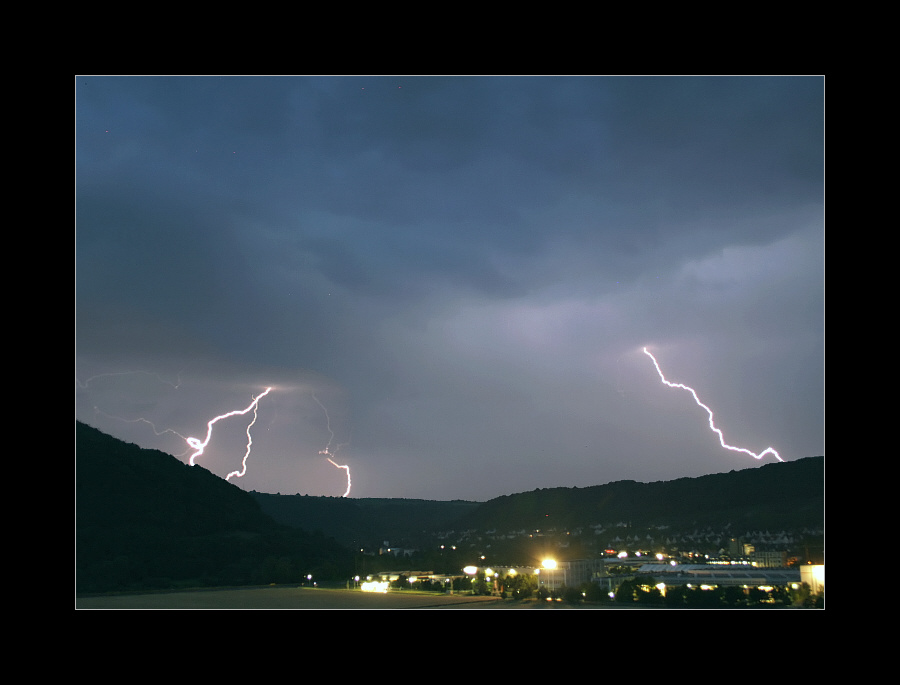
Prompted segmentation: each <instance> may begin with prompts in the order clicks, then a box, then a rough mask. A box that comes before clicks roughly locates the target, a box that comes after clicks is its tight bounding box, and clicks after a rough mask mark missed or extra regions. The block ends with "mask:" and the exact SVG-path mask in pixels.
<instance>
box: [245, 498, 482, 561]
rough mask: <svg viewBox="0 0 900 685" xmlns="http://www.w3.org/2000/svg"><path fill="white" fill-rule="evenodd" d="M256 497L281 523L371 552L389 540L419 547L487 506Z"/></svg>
mask: <svg viewBox="0 0 900 685" xmlns="http://www.w3.org/2000/svg"><path fill="white" fill-rule="evenodd" d="M250 494H251V495H252V496H253V498H254V499H255V500H256V501H257V502H258V503H259V505H260V507H261V508H262V510H263V511H264V512H265V513H266V514H268V515H269V516H271V517H272V518H273V519H275V520H276V521H278V522H279V523H283V524H285V525H289V526H298V527H302V528H305V529H307V530H313V531H317V532H321V533H323V534H324V535H327V536H330V537H334V538H335V539H336V540H338V541H339V542H341V543H342V544H344V545H347V546H348V547H350V548H352V549H359V548H361V547H365V548H369V549H371V548H373V547H378V546H380V545H382V544H383V543H384V542H386V541H387V542H391V543H393V544H399V543H400V542H401V541H404V542H409V543H410V544H418V543H421V541H422V540H423V539H425V538H429V537H431V535H432V534H433V533H434V532H436V531H441V530H447V529H448V528H453V527H455V525H456V521H458V520H459V519H460V518H461V517H463V516H465V515H466V514H467V513H469V512H472V511H475V510H476V509H478V507H480V506H481V504H480V503H479V502H468V501H464V500H454V501H450V502H446V501H443V502H442V501H434V500H423V499H399V498H361V499H347V498H344V497H316V496H313V495H270V494H267V493H262V492H255V491H254V492H251V493H250Z"/></svg>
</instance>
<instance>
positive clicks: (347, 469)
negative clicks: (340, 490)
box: [319, 450, 350, 497]
mask: <svg viewBox="0 0 900 685" xmlns="http://www.w3.org/2000/svg"><path fill="white" fill-rule="evenodd" d="M327 453H328V452H327V451H325V450H323V451H321V452H319V454H327ZM326 459H328V461H330V462H331V463H332V464H334V465H335V466H337V467H338V468H339V469H344V471H346V472H347V490H346V491H344V494H343V495H341V497H348V496H349V495H350V467H349V466H348V465H347V464H338V463H337V462H336V461H335V460H334V459H332V458H331V457H326Z"/></svg>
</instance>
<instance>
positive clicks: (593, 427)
mask: <svg viewBox="0 0 900 685" xmlns="http://www.w3.org/2000/svg"><path fill="white" fill-rule="evenodd" d="M74 95H75V209H76V221H75V376H76V384H75V415H76V418H77V419H79V420H81V421H84V422H86V423H89V424H90V425H93V426H95V427H97V428H99V429H100V430H103V431H104V432H107V433H109V434H111V435H114V436H116V437H119V438H122V439H124V440H127V441H128V442H133V443H136V444H138V445H140V446H142V447H148V448H155V449H159V450H162V451H164V452H167V453H169V454H173V455H175V456H177V457H179V458H180V459H182V460H184V461H188V459H189V457H190V455H191V454H192V453H193V452H194V450H193V449H192V448H190V447H189V446H188V444H187V443H186V441H185V438H188V437H196V438H198V439H200V440H202V439H203V438H205V436H206V433H207V422H208V421H210V420H211V419H213V418H214V417H216V416H218V415H221V414H225V413H228V412H232V411H235V410H244V409H247V408H248V407H250V405H251V403H252V402H253V399H254V397H257V396H259V395H260V393H262V392H264V391H265V389H266V388H267V387H272V390H271V392H270V393H269V394H268V395H266V396H265V397H262V398H260V399H259V402H258V404H257V405H256V407H255V408H256V410H257V411H256V417H255V418H256V421H255V423H253V425H252V427H250V428H249V434H250V436H251V439H252V444H251V450H250V454H249V455H246V452H247V446H248V437H247V436H248V426H249V425H250V423H251V422H252V421H253V420H254V412H253V410H252V409H250V410H249V411H247V412H246V413H244V414H239V415H234V416H231V417H228V418H224V419H222V420H221V421H219V422H217V423H215V424H214V425H213V429H212V439H211V440H210V442H209V444H208V445H207V446H206V448H205V449H204V451H203V453H202V454H201V455H199V456H198V457H197V459H196V461H197V463H198V464H201V465H202V466H203V467H205V468H207V469H209V470H210V471H212V472H213V473H216V474H219V475H221V476H222V477H225V476H226V474H228V473H230V472H232V471H235V470H240V469H242V464H245V465H246V470H245V472H244V475H243V476H242V477H233V478H232V479H231V480H230V482H232V483H233V484H235V485H237V486H238V487H241V488H243V489H245V490H257V491H260V492H279V493H282V494H295V493H300V494H310V495H327V496H341V495H343V494H344V493H345V491H346V488H347V477H346V470H343V469H338V468H336V466H335V465H334V464H342V465H346V466H348V467H349V470H350V475H351V478H352V487H351V492H350V496H351V497H404V498H426V499H440V500H451V499H468V500H479V501H484V500H487V499H489V498H492V497H496V496H500V495H505V494H511V493H515V492H524V491H529V490H534V489H536V488H548V487H558V486H564V487H572V486H578V487H584V486H590V485H599V484H603V483H608V482H612V481H616V480H623V479H632V480H637V481H642V482H652V481H660V480H671V479H675V478H681V477H686V476H687V477H693V476H699V475H703V474H708V473H721V472H727V471H731V470H738V469H745V468H754V467H758V466H760V465H762V464H765V463H771V462H773V461H774V459H773V458H772V457H771V455H767V456H765V457H764V458H763V459H761V460H757V459H754V458H753V457H751V456H747V455H746V454H743V453H737V452H733V451H729V450H725V449H723V448H722V446H721V445H720V443H719V439H718V436H717V435H716V434H714V433H713V432H712V431H711V429H710V426H709V423H708V416H707V414H706V412H705V411H704V410H703V409H702V408H701V407H699V406H698V405H697V404H696V403H695V402H694V400H693V398H692V397H691V395H690V394H689V393H687V392H686V391H683V390H679V389H673V388H668V387H666V386H664V385H663V384H662V383H661V381H660V378H659V376H658V375H657V372H656V370H655V368H654V367H653V363H652V360H651V359H650V358H649V357H648V356H647V355H645V354H644V353H643V352H642V348H643V347H644V346H646V347H647V348H648V350H649V351H650V352H652V353H653V355H654V356H655V357H656V359H657V360H658V362H659V364H660V367H661V369H662V371H663V373H664V374H665V376H666V378H667V379H668V380H670V381H673V382H678V383H683V384H686V385H689V386H691V387H692V388H694V389H695V390H696V392H697V394H698V396H699V398H700V399H701V400H702V401H703V402H704V403H705V404H706V405H708V406H709V407H710V408H711V409H712V410H713V411H714V412H715V425H716V427H717V428H719V429H721V430H722V431H723V434H724V438H725V441H726V442H727V443H729V444H731V445H735V446H740V447H743V448H746V449H749V450H750V451H752V452H754V453H760V452H762V451H763V450H764V449H766V448H767V447H770V446H771V447H773V448H774V449H775V450H777V451H778V453H779V454H780V456H781V458H782V459H784V460H785V461H790V460H795V459H800V458H804V457H811V456H816V455H822V454H824V449H825V448H824V393H825V380H824V363H825V362H824V346H825V335H824V290H825V288H824V261H825V260H824V249H825V245H824V242H825V236H824V107H825V103H824V79H823V78H822V77H818V76H816V77H781V76H779V77H593V76H592V77H581V76H579V77H417V76H403V77H393V76H353V77H346V76H329V77H318V76H301V77H283V76H279V77H105V76H103V77H95V76H79V77H77V78H76V79H75V90H74ZM326 448H328V450H329V451H328V454H322V453H321V452H322V451H323V450H325V449H326ZM329 455H331V456H332V457H333V461H334V463H330V462H329V460H328V456H329ZM245 456H246V460H245V461H244V458H245ZM76 458H77V455H76Z"/></svg>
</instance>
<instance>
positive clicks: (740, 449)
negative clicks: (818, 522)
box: [644, 347, 784, 461]
mask: <svg viewBox="0 0 900 685" xmlns="http://www.w3.org/2000/svg"><path fill="white" fill-rule="evenodd" d="M644 354H646V355H647V356H648V357H650V359H652V360H653V366H655V367H656V373H658V374H659V378H660V380H661V381H662V382H663V383H664V384H665V385H668V386H669V387H670V388H680V389H682V390H687V391H688V392H689V393H691V395H693V396H694V401H695V402H696V403H697V404H698V405H700V406H701V407H703V408H704V409H705V410H706V413H707V414H709V427H710V429H711V430H712V432H713V433H716V434H717V435H718V436H719V442H720V443H721V445H722V447H724V448H725V449H726V450H731V451H732V452H743V453H744V454H749V455H750V456H751V457H753V458H754V459H762V458H763V457H764V456H766V455H767V454H771V455H773V456H774V457H775V458H776V459H777V460H778V461H784V459H782V458H781V456H780V455H779V454H778V452H776V451H775V449H774V448H772V447H767V448H766V449H764V450H763V451H762V452H760V453H759V454H756V453H755V452H751V451H750V450H747V449H744V448H743V447H735V446H734V445H728V444H726V443H725V437H724V436H723V435H722V431H720V430H719V429H718V428H716V424H714V423H713V413H712V409H710V408H709V407H707V406H706V405H705V404H703V402H701V401H700V398H699V397H697V393H696V392H695V391H694V389H693V388H691V387H688V386H687V385H682V384H681V383H671V382H669V381H667V380H666V377H665V376H663V372H662V371H661V370H660V368H659V363H658V362H657V361H656V357H654V356H653V355H652V354H650V352H648V351H647V348H646V347H645V348H644Z"/></svg>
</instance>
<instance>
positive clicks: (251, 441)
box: [225, 388, 272, 480]
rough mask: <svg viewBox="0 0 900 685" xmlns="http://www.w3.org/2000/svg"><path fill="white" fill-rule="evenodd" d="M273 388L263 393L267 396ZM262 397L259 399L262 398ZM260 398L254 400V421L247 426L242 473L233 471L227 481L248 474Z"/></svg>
mask: <svg viewBox="0 0 900 685" xmlns="http://www.w3.org/2000/svg"><path fill="white" fill-rule="evenodd" d="M271 389H272V388H267V389H266V392H264V393H263V395H265V394H266V393H268V392H269V390H271ZM263 395H260V396H259V397H262V396H263ZM259 397H257V398H256V399H254V400H253V404H252V405H251V406H252V407H253V420H252V421H251V422H250V423H249V424H248V425H247V452H246V453H245V454H244V459H243V461H241V470H240V471H232V472H231V473H229V474H228V475H227V476H225V480H231V477H232V476H237V477H238V478H243V477H244V474H245V473H247V457H249V456H250V445H252V444H253V438H251V437H250V429H251V428H253V424H254V423H256V416H257V409H258V408H259Z"/></svg>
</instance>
